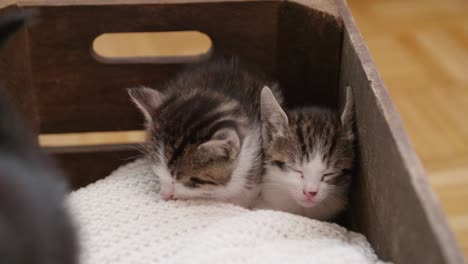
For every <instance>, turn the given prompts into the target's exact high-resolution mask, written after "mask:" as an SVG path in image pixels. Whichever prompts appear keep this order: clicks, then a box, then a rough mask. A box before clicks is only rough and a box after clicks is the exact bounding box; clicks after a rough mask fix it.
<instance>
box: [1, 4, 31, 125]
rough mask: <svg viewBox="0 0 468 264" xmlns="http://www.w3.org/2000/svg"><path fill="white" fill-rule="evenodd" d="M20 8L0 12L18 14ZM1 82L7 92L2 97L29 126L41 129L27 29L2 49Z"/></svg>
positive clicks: (20, 31)
mask: <svg viewBox="0 0 468 264" xmlns="http://www.w3.org/2000/svg"><path fill="white" fill-rule="evenodd" d="M19 10H20V8H19V7H17V6H10V7H6V8H4V9H1V10H0V15H3V14H9V13H11V12H17V11H19ZM0 80H1V81H2V86H3V87H4V89H5V90H6V92H3V93H2V94H1V96H8V99H9V100H10V101H11V103H12V105H14V106H15V110H17V111H18V112H19V113H20V115H21V116H22V117H23V118H25V119H27V121H29V126H30V127H32V128H34V129H36V131H37V129H38V127H39V115H38V112H37V109H36V104H35V95H34V91H33V89H32V76H31V70H30V57H29V47H28V34H27V31H26V29H25V28H22V29H20V30H19V31H18V32H16V33H14V35H12V36H11V37H10V38H9V39H8V41H7V42H6V43H5V44H4V45H3V46H2V47H0Z"/></svg>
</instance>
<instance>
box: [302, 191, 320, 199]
mask: <svg viewBox="0 0 468 264" xmlns="http://www.w3.org/2000/svg"><path fill="white" fill-rule="evenodd" d="M302 193H303V194H304V196H305V197H306V198H307V200H312V198H314V196H316V195H317V192H307V191H305V190H302Z"/></svg>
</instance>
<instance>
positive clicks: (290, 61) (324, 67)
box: [278, 2, 343, 108]
mask: <svg viewBox="0 0 468 264" xmlns="http://www.w3.org/2000/svg"><path fill="white" fill-rule="evenodd" d="M342 34H343V25H342V23H341V21H340V19H336V18H335V17H334V16H331V15H328V14H326V13H323V12H321V11H317V10H314V9H309V8H305V6H303V5H299V4H297V3H289V2H284V3H283V4H282V5H281V9H280V12H279V23H278V67H279V75H278V77H279V81H280V84H281V87H282V89H283V90H284V91H285V99H286V100H285V101H286V102H287V103H288V104H291V105H294V106H305V105H310V104H314V105H321V106H326V107H331V108H335V107H336V106H337V102H338V100H337V95H338V79H339V74H340V71H339V68H340V54H341V38H342Z"/></svg>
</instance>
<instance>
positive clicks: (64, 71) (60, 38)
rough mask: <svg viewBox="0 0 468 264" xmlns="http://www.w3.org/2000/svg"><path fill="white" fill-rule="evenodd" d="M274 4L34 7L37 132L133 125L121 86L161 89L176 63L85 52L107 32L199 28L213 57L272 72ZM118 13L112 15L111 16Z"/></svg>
mask: <svg viewBox="0 0 468 264" xmlns="http://www.w3.org/2000/svg"><path fill="white" fill-rule="evenodd" d="M277 7H278V3H277V2H270V1H262V2H246V3H234V2H233V3H200V4H157V5H125V6H63V7H62V6H61V7H51V6H48V7H45V6H44V7H40V8H38V9H39V11H40V14H41V16H40V20H39V21H38V23H37V24H36V25H35V27H33V28H31V29H30V45H31V47H33V48H32V50H31V58H32V72H33V76H34V82H33V85H34V87H35V88H36V90H37V91H38V93H37V95H38V97H37V99H38V100H37V101H38V107H39V112H40V115H41V118H42V119H41V132H42V133H62V132H82V131H109V130H132V129H135V128H139V127H141V126H142V123H143V122H142V120H141V115H140V114H139V113H137V111H136V109H135V107H134V106H133V105H132V104H131V102H130V100H128V96H127V94H126V91H125V88H128V87H132V86H136V85H147V86H152V87H162V85H163V83H164V82H165V81H167V80H168V79H169V78H170V77H172V76H173V75H174V74H175V73H177V72H178V71H179V70H180V69H181V67H182V65H178V64H175V65H155V64H121V65H120V64H101V63H99V62H97V61H96V60H95V59H94V58H93V57H92V56H91V53H90V47H91V44H92V42H93V40H94V38H95V37H97V36H99V35H100V34H102V33H107V32H152V31H176V30H199V31H201V32H204V33H206V34H208V35H209V36H210V37H211V39H212V40H213V44H214V51H215V54H216V55H223V54H236V55H239V56H240V57H241V58H244V59H245V60H247V61H252V62H255V63H256V64H258V66H259V67H260V68H262V69H264V70H265V71H266V72H267V73H274V72H275V71H276V37H277V35H276V24H277V9H278V8H277ZM116 18H118V19H116Z"/></svg>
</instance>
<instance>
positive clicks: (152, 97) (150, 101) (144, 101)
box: [128, 87, 164, 122]
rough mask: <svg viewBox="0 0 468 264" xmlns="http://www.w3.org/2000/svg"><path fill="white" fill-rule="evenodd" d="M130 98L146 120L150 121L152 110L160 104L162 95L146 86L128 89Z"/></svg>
mask: <svg viewBox="0 0 468 264" xmlns="http://www.w3.org/2000/svg"><path fill="white" fill-rule="evenodd" d="M128 94H129V95H130V98H131V99H132V101H133V102H134V103H135V105H136V106H137V107H138V109H140V111H141V112H142V113H143V115H144V116H145V119H146V121H148V122H152V121H153V120H152V116H153V113H154V111H155V110H156V109H157V108H158V107H159V106H160V105H161V104H162V102H163V99H164V95H163V94H162V93H161V92H159V91H157V90H155V89H151V88H148V87H138V88H130V89H128Z"/></svg>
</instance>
